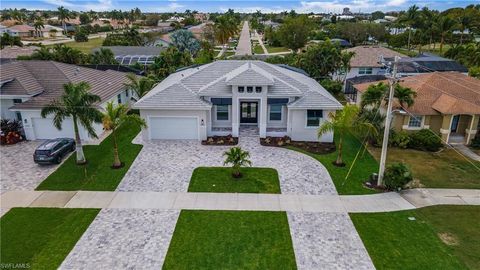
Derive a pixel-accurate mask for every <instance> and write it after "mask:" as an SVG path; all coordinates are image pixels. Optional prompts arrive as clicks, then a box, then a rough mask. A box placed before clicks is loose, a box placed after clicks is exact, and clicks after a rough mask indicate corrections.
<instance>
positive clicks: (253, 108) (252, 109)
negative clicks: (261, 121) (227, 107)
mask: <svg viewBox="0 0 480 270" xmlns="http://www.w3.org/2000/svg"><path fill="white" fill-rule="evenodd" d="M257 118H258V102H250V101H249V102H240V123H245V124H256V123H257Z"/></svg>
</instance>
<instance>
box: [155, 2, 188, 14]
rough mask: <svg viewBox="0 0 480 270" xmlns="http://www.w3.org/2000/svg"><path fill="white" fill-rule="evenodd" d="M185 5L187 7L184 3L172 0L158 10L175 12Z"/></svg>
mask: <svg viewBox="0 0 480 270" xmlns="http://www.w3.org/2000/svg"><path fill="white" fill-rule="evenodd" d="M184 7H185V6H184V5H180V4H178V3H177V2H176V1H170V4H168V5H167V6H164V7H161V8H159V9H157V11H158V12H174V11H178V10H179V9H181V8H184Z"/></svg>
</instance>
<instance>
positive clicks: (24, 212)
mask: <svg viewBox="0 0 480 270" xmlns="http://www.w3.org/2000/svg"><path fill="white" fill-rule="evenodd" d="M98 212H99V210H98V209H60V208H13V209H11V210H10V211H9V212H8V213H6V214H5V215H4V216H3V217H2V218H1V219H0V226H1V228H2V229H1V236H2V241H1V250H2V252H0V253H1V265H2V266H3V265H5V266H6V265H8V264H13V265H15V264H23V265H25V264H28V265H29V267H26V268H29V269H56V268H58V267H59V266H60V264H61V263H62V262H63V260H64V259H65V257H66V256H67V255H68V253H70V251H71V250H72V248H73V247H74V246H75V244H76V243H77V241H78V240H79V239H80V237H81V236H82V234H83V233H84V232H85V230H86V229H87V228H88V226H89V225H90V223H91V222H92V221H93V219H95V217H96V216H97V214H98ZM2 268H3V267H2ZM7 268H8V267H7Z"/></svg>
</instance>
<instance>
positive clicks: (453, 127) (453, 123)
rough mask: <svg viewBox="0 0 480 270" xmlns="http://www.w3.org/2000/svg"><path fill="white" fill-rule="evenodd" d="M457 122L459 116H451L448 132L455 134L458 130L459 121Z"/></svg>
mask: <svg viewBox="0 0 480 270" xmlns="http://www.w3.org/2000/svg"><path fill="white" fill-rule="evenodd" d="M459 120H460V115H455V116H453V119H452V126H451V129H450V131H452V132H457V129H458V121H459Z"/></svg>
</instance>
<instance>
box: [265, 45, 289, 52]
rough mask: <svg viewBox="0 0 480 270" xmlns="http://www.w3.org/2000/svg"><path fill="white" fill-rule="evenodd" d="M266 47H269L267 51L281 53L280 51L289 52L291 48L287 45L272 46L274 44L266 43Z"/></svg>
mask: <svg viewBox="0 0 480 270" xmlns="http://www.w3.org/2000/svg"><path fill="white" fill-rule="evenodd" d="M265 48H267V51H268V52H269V53H279V52H285V53H289V52H290V50H289V49H288V48H285V47H272V46H269V45H265Z"/></svg>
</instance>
